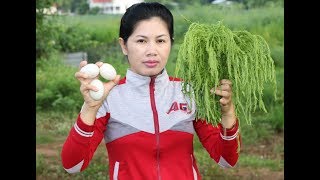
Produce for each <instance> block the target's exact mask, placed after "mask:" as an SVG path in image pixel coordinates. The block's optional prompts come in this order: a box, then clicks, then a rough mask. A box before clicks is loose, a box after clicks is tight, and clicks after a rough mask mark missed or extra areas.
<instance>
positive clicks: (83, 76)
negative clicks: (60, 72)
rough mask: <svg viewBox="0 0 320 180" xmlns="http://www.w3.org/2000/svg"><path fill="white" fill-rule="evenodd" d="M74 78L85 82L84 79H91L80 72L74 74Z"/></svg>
mask: <svg viewBox="0 0 320 180" xmlns="http://www.w3.org/2000/svg"><path fill="white" fill-rule="evenodd" d="M74 76H75V77H76V78H77V79H79V80H84V79H87V78H88V77H89V75H88V74H86V73H83V72H80V71H78V72H76V73H75V74H74Z"/></svg>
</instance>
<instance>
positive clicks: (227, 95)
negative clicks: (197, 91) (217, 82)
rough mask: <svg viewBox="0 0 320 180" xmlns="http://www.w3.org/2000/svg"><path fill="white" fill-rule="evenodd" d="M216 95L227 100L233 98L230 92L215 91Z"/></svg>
mask: <svg viewBox="0 0 320 180" xmlns="http://www.w3.org/2000/svg"><path fill="white" fill-rule="evenodd" d="M214 93H215V94H216V95H218V96H222V97H226V98H229V97H231V93H230V92H229V91H223V90H219V89H216V90H215V91H214Z"/></svg>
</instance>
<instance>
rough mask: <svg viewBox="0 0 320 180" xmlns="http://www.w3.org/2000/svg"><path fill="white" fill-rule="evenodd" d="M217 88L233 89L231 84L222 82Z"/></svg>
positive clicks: (223, 89)
mask: <svg viewBox="0 0 320 180" xmlns="http://www.w3.org/2000/svg"><path fill="white" fill-rule="evenodd" d="M217 89H219V90H222V91H231V89H232V88H231V85H230V84H222V85H221V86H219V87H218V88H217Z"/></svg>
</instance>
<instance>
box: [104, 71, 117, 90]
mask: <svg viewBox="0 0 320 180" xmlns="http://www.w3.org/2000/svg"><path fill="white" fill-rule="evenodd" d="M119 81H120V75H116V77H115V78H114V80H111V81H109V82H107V83H105V84H106V88H107V90H111V89H112V88H113V87H114V86H116V85H118V83H119Z"/></svg>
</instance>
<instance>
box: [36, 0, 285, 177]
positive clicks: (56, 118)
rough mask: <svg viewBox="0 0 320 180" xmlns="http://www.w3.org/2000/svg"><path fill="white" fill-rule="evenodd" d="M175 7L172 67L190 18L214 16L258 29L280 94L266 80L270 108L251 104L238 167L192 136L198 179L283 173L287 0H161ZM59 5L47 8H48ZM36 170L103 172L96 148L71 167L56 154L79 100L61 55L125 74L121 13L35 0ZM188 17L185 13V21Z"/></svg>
mask: <svg viewBox="0 0 320 180" xmlns="http://www.w3.org/2000/svg"><path fill="white" fill-rule="evenodd" d="M158 2H161V3H164V4H165V5H167V6H168V7H169V8H170V9H171V11H172V13H173V15H174V20H175V22H174V23H175V24H174V28H175V32H174V33H175V34H174V37H175V42H174V45H173V47H172V51H171V55H170V57H169V61H168V64H167V67H166V68H167V70H168V73H169V74H171V75H174V69H175V62H176V57H177V52H178V49H179V45H180V44H181V42H182V41H183V37H184V33H185V32H186V31H187V29H188V27H189V23H188V21H192V22H199V23H214V24H215V23H217V22H218V21H222V22H223V23H224V25H226V26H227V27H229V28H230V29H231V30H247V31H249V32H251V33H252V34H258V35H261V36H262V37H263V38H265V40H266V41H267V43H268V44H269V47H270V50H271V55H272V58H273V60H274V62H275V66H276V73H277V83H278V87H277V88H278V91H277V100H274V99H273V96H272V92H273V90H272V89H271V87H269V86H268V84H266V86H265V92H264V102H265V105H266V108H267V110H268V113H264V112H262V111H259V110H258V111H256V112H254V113H253V115H252V117H253V118H252V119H253V120H252V124H251V125H248V124H245V123H242V124H241V133H242V139H243V141H242V150H241V154H240V159H239V162H238V164H237V166H236V167H237V168H234V169H230V170H224V169H221V168H219V167H218V166H217V164H216V163H215V162H214V161H212V160H211V159H210V157H209V155H208V154H207V152H206V151H205V149H204V148H203V147H202V146H201V144H200V143H199V141H198V139H197V137H195V138H194V142H195V145H194V149H195V156H196V158H197V161H198V165H199V170H200V172H201V174H202V176H203V179H284V177H283V174H284V173H283V169H284V167H283V166H284V163H283V160H284V144H283V133H284V87H283V86H284V4H283V0H237V1H236V0H234V1H224V2H223V3H219V4H213V3H211V1H207V0H195V1H192V3H191V2H189V1H188V0H176V1H169V0H162V1H158ZM53 5H54V6H55V7H56V8H57V9H58V12H64V13H55V14H48V13H46V12H45V11H44V9H45V8H50V7H52V6H53ZM36 8H37V13H36V146H37V156H36V158H37V159H36V171H37V172H36V176H37V179H61V178H62V179H71V178H72V179H108V163H107V160H108V158H107V154H106V151H105V149H104V147H103V144H102V145H101V147H99V148H98V150H97V152H96V154H95V156H94V158H93V160H92V162H91V164H90V166H89V167H88V169H86V170H85V171H84V172H83V173H81V174H75V175H69V174H68V173H66V172H65V170H64V169H63V167H62V165H61V161H60V151H61V146H62V143H63V141H64V138H65V137H66V136H67V134H68V132H69V130H70V128H71V127H72V125H73V123H74V122H75V118H76V117H77V114H78V112H79V110H80V108H81V105H82V103H83V101H82V97H81V94H80V91H79V82H78V81H77V80H76V79H75V78H74V73H75V72H76V71H77V70H78V67H77V66H74V65H70V64H67V63H66V54H68V53H74V52H85V53H86V56H87V58H88V61H89V62H96V61H98V60H101V61H104V62H108V63H111V64H112V65H113V66H114V67H115V68H116V70H117V72H118V74H121V76H122V77H123V76H124V75H125V72H126V69H127V68H128V64H127V60H126V59H125V58H124V56H123V55H122V52H121V50H120V46H119V45H118V41H117V39H118V29H119V22H120V18H121V14H102V13H100V11H99V9H96V8H95V9H90V8H89V5H88V1H86V0H37V1H36ZM186 20H188V21H186Z"/></svg>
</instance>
